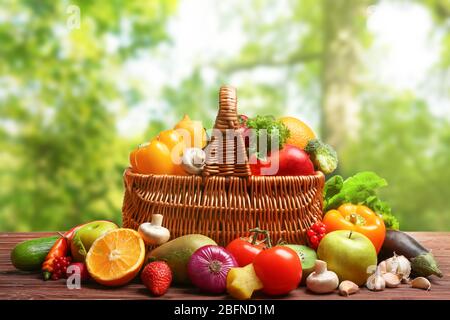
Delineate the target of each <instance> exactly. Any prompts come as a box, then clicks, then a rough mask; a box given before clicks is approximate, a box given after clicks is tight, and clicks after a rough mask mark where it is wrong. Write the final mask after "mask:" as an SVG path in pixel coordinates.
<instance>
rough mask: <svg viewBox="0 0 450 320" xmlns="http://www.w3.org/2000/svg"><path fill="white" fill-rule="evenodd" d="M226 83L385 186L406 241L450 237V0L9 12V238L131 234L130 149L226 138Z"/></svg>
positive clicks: (81, 4)
mask: <svg viewBox="0 0 450 320" xmlns="http://www.w3.org/2000/svg"><path fill="white" fill-rule="evenodd" d="M78 22H79V26H78V24H77V23H78ZM389 45H392V46H394V49H395V48H396V49H395V50H393V49H392V48H390V47H389ZM410 48H412V50H409V49H410ZM392 50H393V51H392ZM396 54H397V56H396ZM222 83H229V84H232V85H234V86H236V87H237V88H238V95H239V108H240V111H241V112H242V113H245V114H248V115H250V116H252V115H256V114H273V115H292V116H296V117H299V118H301V119H303V120H304V121H306V122H308V123H309V124H310V125H311V126H312V127H313V128H314V129H315V131H316V132H317V134H318V135H319V136H320V137H321V138H323V139H324V140H326V141H327V142H328V143H330V144H332V145H333V146H334V147H335V148H336V149H337V151H338V153H339V156H340V166H339V174H342V175H343V176H350V175H353V174H354V173H356V172H357V171H360V170H373V171H375V172H376V173H378V174H379V175H380V176H382V177H384V178H385V179H386V180H387V181H388V182H389V186H388V187H387V188H385V190H383V192H382V197H383V199H384V200H386V201H388V202H389V203H390V204H391V206H392V208H393V212H394V213H395V215H396V216H397V217H398V218H399V220H400V225H401V228H402V229H404V230H450V209H449V206H448V198H449V196H450V183H449V182H450V168H449V159H450V1H448V0H414V1H413V0H411V1H401V0H399V1H393V0H391V1H387V0H386V1H382V0H380V1H374V0H371V1H369V0H300V1H294V0H282V1H269V0H251V1H237V0H230V1H215V0H214V1H209V0H208V1H206V0H202V1H200V0H195V1H193V0H184V1H183V0H180V1H176V0H164V1H163V0H161V1H156V0H150V1H125V0H114V1H108V2H107V1H87V0H86V1H83V0H73V1H33V0H15V1H13V0H6V1H3V3H2V7H1V8H0V231H31V230H33V231H37V230H64V229H68V228H69V227H70V226H73V225H76V224H78V223H80V222H83V221H87V220H93V219H110V220H114V221H116V222H118V223H120V221H121V205H122V195H123V185H122V174H123V170H124V169H125V167H126V166H127V165H128V153H129V152H130V150H132V149H133V148H134V146H135V145H136V144H138V143H140V142H143V141H146V140H149V139H150V138H152V137H153V136H155V135H156V134H157V133H158V132H159V131H160V130H162V129H166V128H170V127H172V126H173V125H174V124H175V123H176V122H177V120H178V119H180V118H181V117H182V115H183V114H184V113H188V114H189V115H190V117H191V118H193V119H198V120H202V121H203V122H204V126H205V127H207V128H209V127H211V126H212V122H213V119H214V117H215V113H216V111H217V98H216V95H217V90H218V88H219V86H220V84H222Z"/></svg>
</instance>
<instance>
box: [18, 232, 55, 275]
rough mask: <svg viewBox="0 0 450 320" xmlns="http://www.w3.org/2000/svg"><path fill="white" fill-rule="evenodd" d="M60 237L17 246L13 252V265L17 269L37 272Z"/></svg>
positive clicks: (28, 241)
mask: <svg viewBox="0 0 450 320" xmlns="http://www.w3.org/2000/svg"><path fill="white" fill-rule="evenodd" d="M58 238H59V236H53V237H46V238H37V239H32V240H27V241H23V242H21V243H19V244H17V245H16V246H15V247H14V249H13V250H12V251H11V263H12V264H13V266H14V267H15V268H16V269H19V270H23V271H37V270H40V269H41V265H42V263H43V262H44V260H45V257H46V256H47V254H48V252H49V251H50V249H51V248H52V247H53V244H54V243H55V242H56V240H57V239H58Z"/></svg>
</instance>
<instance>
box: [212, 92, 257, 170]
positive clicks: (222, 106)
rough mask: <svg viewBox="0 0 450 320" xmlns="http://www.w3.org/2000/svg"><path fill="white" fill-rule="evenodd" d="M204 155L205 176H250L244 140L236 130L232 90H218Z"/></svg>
mask: <svg viewBox="0 0 450 320" xmlns="http://www.w3.org/2000/svg"><path fill="white" fill-rule="evenodd" d="M205 151H206V165H205V169H204V170H203V174H204V176H215V175H218V176H236V177H243V178H246V177H248V176H250V174H251V172H250V166H249V164H248V158H247V152H246V149H245V143H244V138H243V136H242V130H241V129H239V119H238V114H237V95H236V89H235V88H234V87H232V86H228V85H224V86H222V87H220V91H219V111H218V113H217V117H216V122H215V123H214V129H213V132H212V134H211V141H210V143H209V144H208V146H207V147H206V149H205Z"/></svg>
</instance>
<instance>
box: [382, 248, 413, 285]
mask: <svg viewBox="0 0 450 320" xmlns="http://www.w3.org/2000/svg"><path fill="white" fill-rule="evenodd" d="M385 261H386V271H387V272H391V273H393V274H396V275H399V276H401V279H403V280H407V279H409V275H410V274H411V262H409V260H408V259H407V258H406V257H405V256H398V255H396V254H395V253H394V256H393V257H392V258H389V259H387V260H385Z"/></svg>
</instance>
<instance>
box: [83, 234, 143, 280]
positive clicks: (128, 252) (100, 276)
mask: <svg viewBox="0 0 450 320" xmlns="http://www.w3.org/2000/svg"><path fill="white" fill-rule="evenodd" d="M144 257H145V245H144V241H143V240H142V238H141V236H140V235H139V233H137V231H135V230H132V229H124V228H120V229H115V230H112V231H109V232H107V233H105V234H104V235H103V236H101V237H99V238H98V239H97V240H95V241H94V243H93V244H92V246H91V248H90V249H89V252H88V254H87V256H86V267H87V269H88V271H89V274H90V275H91V277H92V278H93V279H94V280H95V281H96V282H98V283H100V284H103V285H105V286H121V285H124V284H125V283H127V282H129V281H131V280H132V279H133V278H134V277H135V276H136V275H137V274H138V273H139V271H140V270H141V267H142V265H143V264H144Z"/></svg>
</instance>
